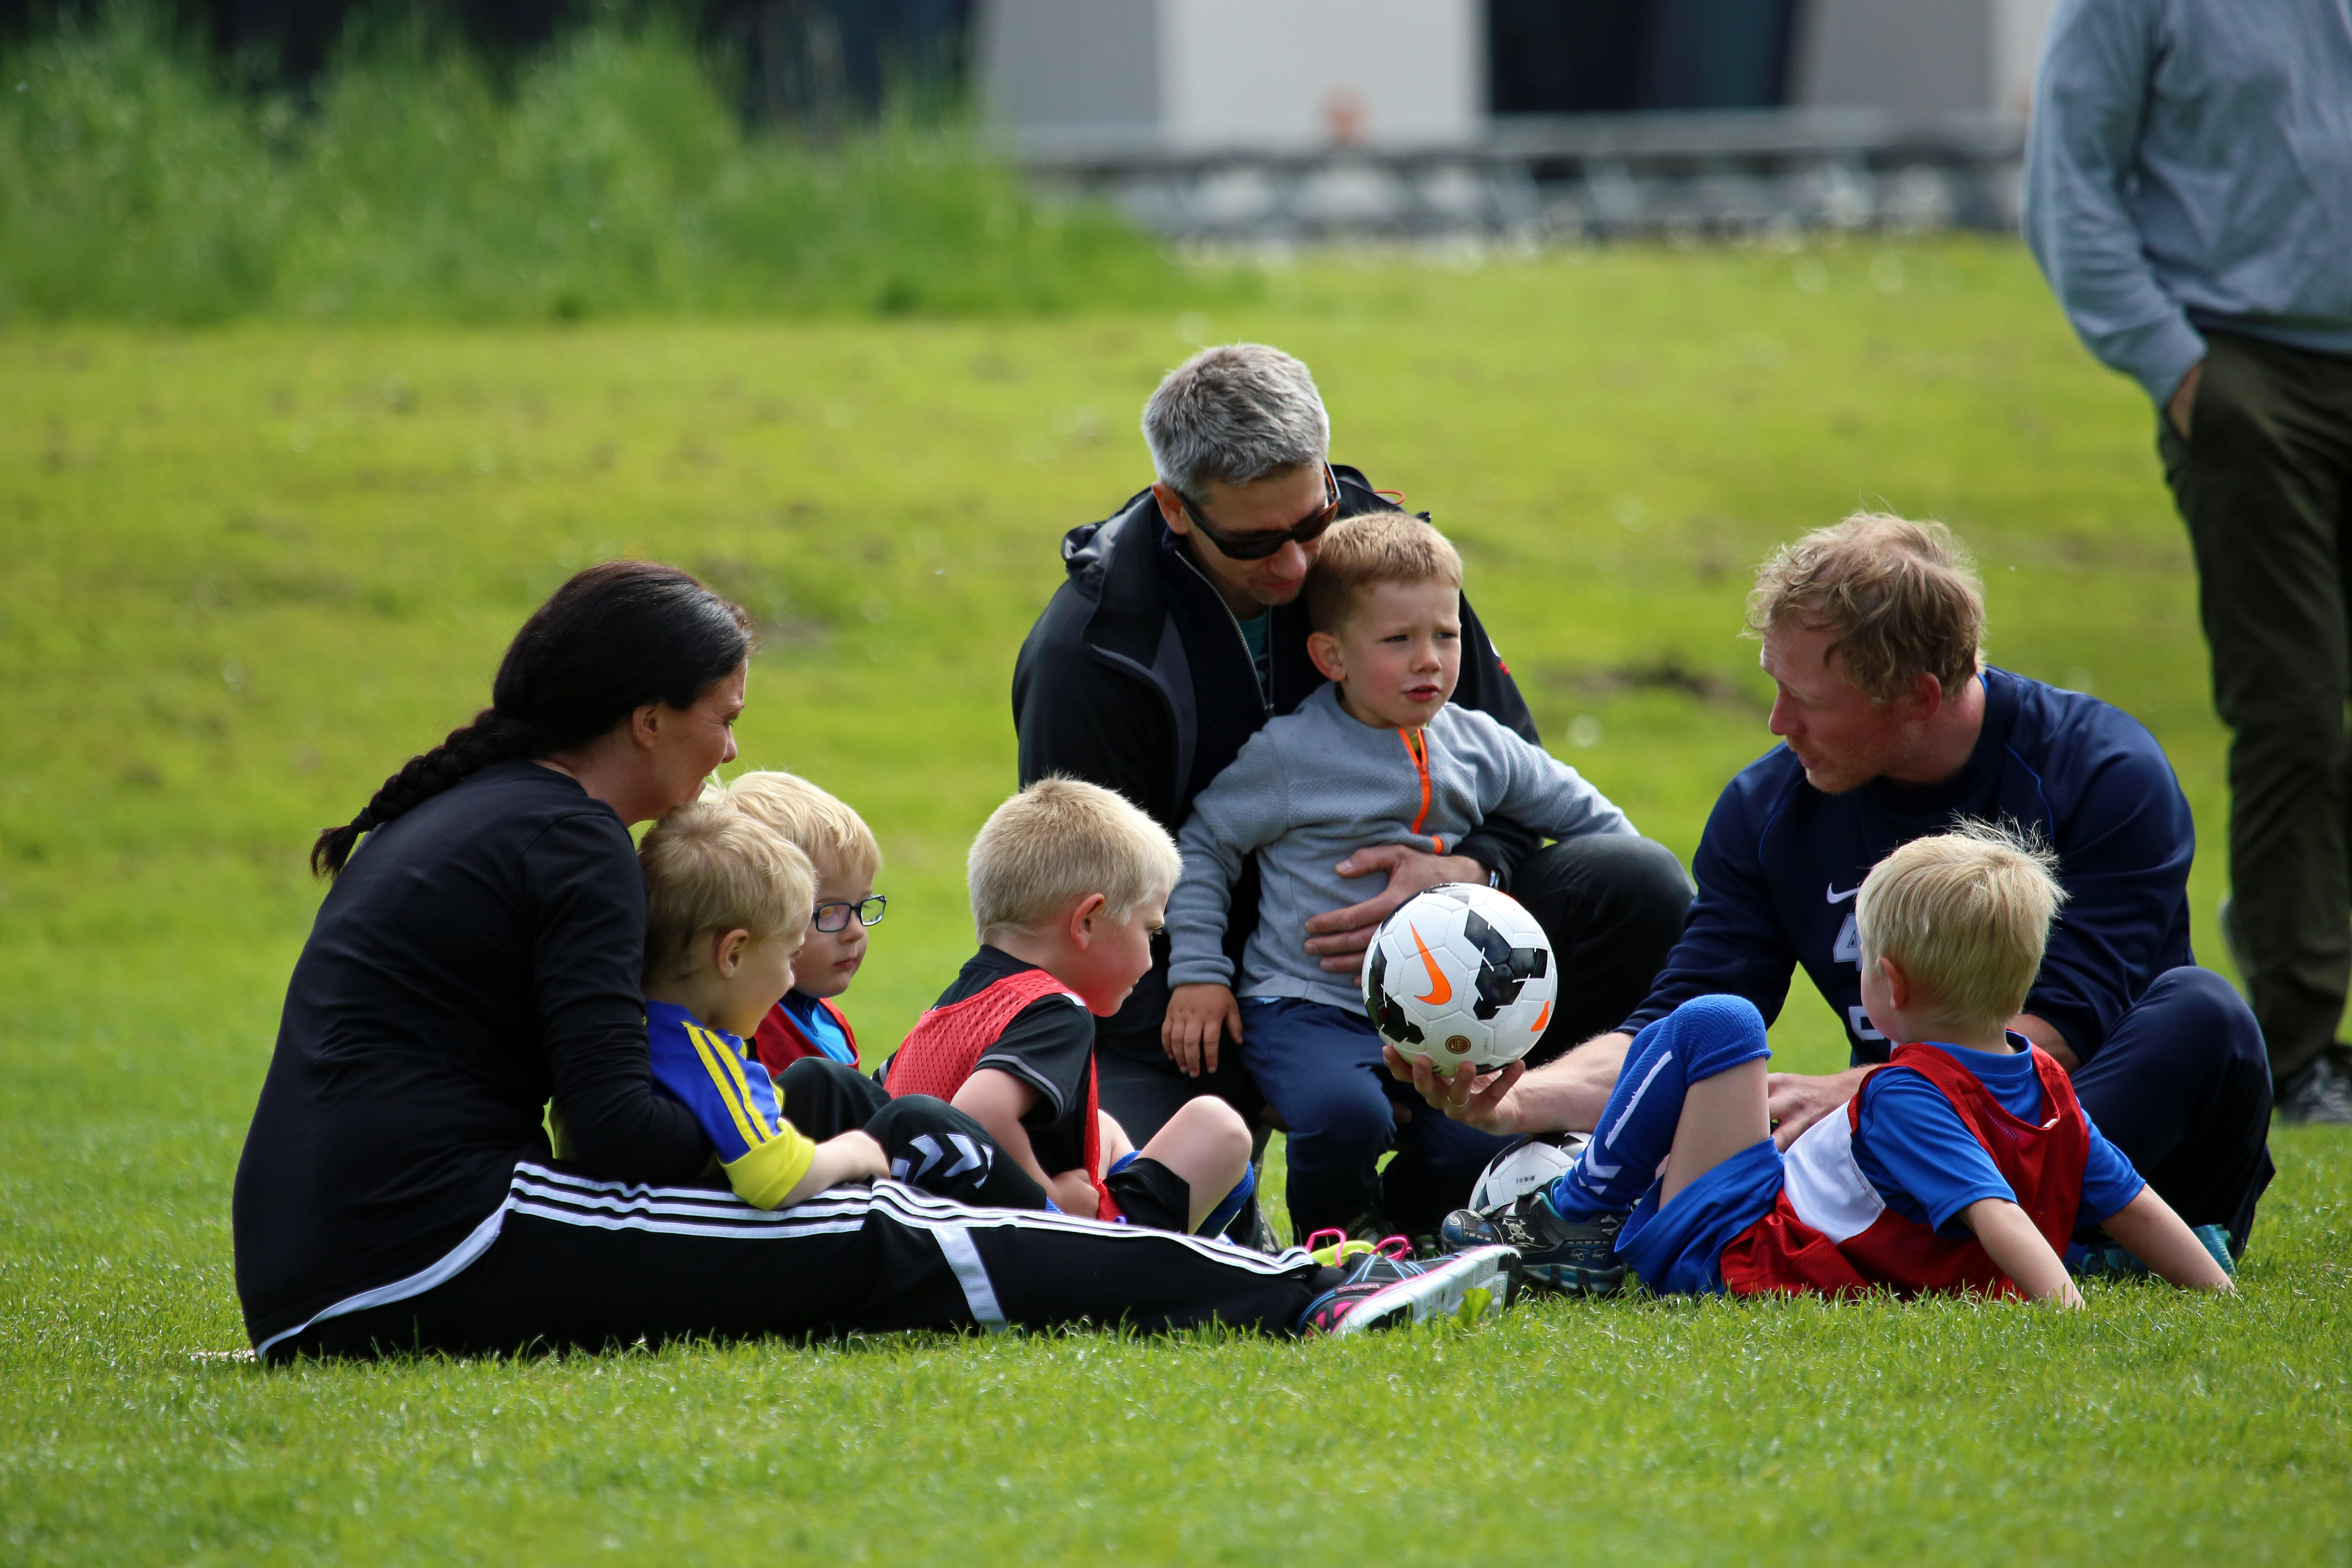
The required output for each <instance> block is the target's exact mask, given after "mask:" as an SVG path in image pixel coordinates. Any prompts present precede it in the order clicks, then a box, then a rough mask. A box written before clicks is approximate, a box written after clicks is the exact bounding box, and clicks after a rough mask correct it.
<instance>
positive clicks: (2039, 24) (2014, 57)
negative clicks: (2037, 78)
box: [1992, 0, 2057, 124]
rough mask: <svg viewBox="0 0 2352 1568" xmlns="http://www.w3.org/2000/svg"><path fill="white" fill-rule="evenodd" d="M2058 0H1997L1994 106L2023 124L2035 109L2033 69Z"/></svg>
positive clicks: (2040, 52)
mask: <svg viewBox="0 0 2352 1568" xmlns="http://www.w3.org/2000/svg"><path fill="white" fill-rule="evenodd" d="M2056 8H2057V0H1993V7H1992V49H1993V64H1992V85H1993V108H1994V109H1995V110H1997V111H1998V112H1999V113H2000V115H2001V116H2002V117H2003V118H2005V119H2009V120H2014V121H2018V122H2019V123H2020V124H2022V123H2023V122H2024V121H2026V120H2028V119H2029V118H2031V117H2032V112H2033V73H2034V69H2035V68H2036V67H2038V66H2039V65H2040V64H2041V63H2042V39H2043V38H2044V37H2046V36H2047V35H2048V34H2049V31H2050V14H2051V12H2053V10H2055V9H2056Z"/></svg>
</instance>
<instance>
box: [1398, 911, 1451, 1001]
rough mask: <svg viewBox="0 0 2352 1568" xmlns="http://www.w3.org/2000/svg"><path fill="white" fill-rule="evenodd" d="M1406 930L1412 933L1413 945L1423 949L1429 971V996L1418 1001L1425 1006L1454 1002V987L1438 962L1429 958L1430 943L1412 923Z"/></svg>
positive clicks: (1407, 925)
mask: <svg viewBox="0 0 2352 1568" xmlns="http://www.w3.org/2000/svg"><path fill="white" fill-rule="evenodd" d="M1404 929H1405V930H1407V931H1412V945H1413V946H1415V947H1417V948H1419V949H1421V962H1422V966H1423V968H1425V969H1427V970H1428V971H1429V994H1428V995H1426V996H1423V997H1420V998H1418V1000H1419V1001H1420V1002H1421V1004H1422V1005H1423V1006H1428V1007H1443V1006H1444V1005H1446V1004H1447V1003H1448V1002H1451V1001H1453V1000H1454V987H1453V985H1452V984H1450V983H1449V982H1448V981H1447V980H1446V978H1445V976H1444V973H1442V972H1441V971H1440V970H1439V969H1438V967H1437V960H1435V959H1433V958H1432V957H1430V956H1429V943H1427V942H1423V941H1422V940H1421V932H1420V931H1414V930H1413V926H1412V921H1406V922H1405V928H1404Z"/></svg>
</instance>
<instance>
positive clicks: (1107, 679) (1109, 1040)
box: [1013, 464, 1542, 1058]
mask: <svg viewBox="0 0 2352 1568" xmlns="http://www.w3.org/2000/svg"><path fill="white" fill-rule="evenodd" d="M1331 471H1332V472H1333V473H1334V474H1335V475H1336V476H1338V478H1339V496H1340V503H1339V510H1340V515H1342V516H1344V517H1353V516H1355V515H1357V514H1358V513H1360V512H1367V511H1379V510H1394V508H1393V506H1392V505H1391V502H1390V501H1388V500H1386V499H1385V498H1383V497H1381V496H1380V495H1378V494H1376V493H1375V492H1374V491H1373V489H1372V488H1371V485H1370V481H1369V480H1367V479H1365V478H1364V476H1363V475H1362V474H1361V473H1360V472H1359V471H1358V470H1356V469H1354V468H1348V467H1345V466H1343V465H1339V464H1334V465H1333V466H1332V470H1331ZM1062 561H1063V564H1064V566H1065V568H1066V570H1067V572H1068V574H1069V575H1068V577H1067V578H1066V580H1065V581H1064V582H1063V584H1062V585H1061V586H1060V587H1059V588H1056V589H1055V591H1054V597H1053V599H1052V601H1051V602H1049V603H1048V604H1047V605H1046V606H1045V614H1043V615H1041V616H1038V617H1037V624H1036V625H1035V626H1032V627H1031V628H1030V630H1029V637H1028V639H1027V640H1026V641H1024V643H1023V644H1022V645H1021V657H1020V658H1019V659H1018V660H1016V661H1015V662H1014V664H1013V724H1014V726H1015V728H1016V729H1017V730H1018V731H1019V734H1020V741H1021V782H1022V784H1024V785H1026V784H1033V783H1034V782H1035V781H1036V780H1038V779H1041V778H1043V777H1045V775H1046V774H1048V773H1060V774H1064V775H1066V776H1068V777H1071V778H1080V779H1085V780H1087V782H1089V783H1091V784H1101V785H1103V786H1104V787H1105V788H1108V789H1115V790H1117V791H1118V793H1119V794H1121V795H1125V796H1126V797H1127V798H1128V799H1129V800H1131V801H1133V802H1134V803H1135V804H1136V805H1139V806H1141V807H1142V808H1143V809H1144V810H1145V811H1147V812H1149V813H1150V814H1151V816H1152V817H1153V818H1154V819H1155V820H1156V821H1158V822H1159V823H1160V825H1161V826H1164V827H1166V828H1167V829H1168V831H1169V832H1170V833H1171V834H1173V833H1174V832H1175V831H1176V830H1177V829H1178V828H1180V827H1181V826H1183V823H1184V819H1185V817H1187V816H1190V815H1191V814H1192V797H1193V796H1194V795H1198V794H1199V793H1200V792H1201V791H1202V789H1204V788H1206V787H1207V786H1208V783H1209V781H1210V780H1211V779H1213V778H1215V777H1216V776H1217V774H1218V773H1220V772H1222V771H1223V769H1224V766H1225V764H1226V763H1230V762H1232V761H1233V760H1234V757H1236V756H1237V755H1239V754H1240V752H1241V749H1242V746H1243V744H1244V742H1246V741H1248V739H1249V738H1250V737H1251V736H1252V735H1254V734H1255V733H1257V731H1258V730H1259V728H1260V727H1261V726H1263V725H1264V724H1265V721H1267V720H1268V719H1271V718H1273V717H1275V716H1276V714H1279V713H1287V712H1289V711H1290V710H1292V709H1294V708H1296V707H1297V706H1298V704H1299V703H1300V702H1301V701H1303V700H1305V699H1306V698H1307V696H1308V695H1309V694H1310V693H1311V692H1313V691H1314V689H1316V688H1317V687H1318V686H1321V685H1322V684H1323V683H1324V682H1323V677H1322V676H1321V675H1320V674H1318V672H1317V670H1316V668H1315V666H1314V664H1313V662H1312V661H1310V660H1309V659H1308V658H1307V629H1308V628H1307V606H1306V605H1305V603H1304V602H1303V601H1300V600H1293V601H1292V602H1291V603H1289V604H1287V605H1276V606H1275V609H1274V619H1273V622H1272V624H1271V630H1270V633H1269V636H1268V641H1267V651H1268V655H1269V662H1270V663H1271V665H1272V667H1273V668H1272V675H1271V685H1272V687H1273V693H1272V696H1271V699H1270V700H1269V699H1268V698H1266V697H1265V696H1264V695H1262V694H1261V693H1260V691H1259V689H1258V684H1257V671H1256V668H1255V664H1254V663H1253V661H1252V660H1251V658H1250V655H1249V647H1248V645H1247V644H1246V643H1245V642H1244V641H1243V639H1242V633H1241V626H1240V625H1239V623H1237V622H1236V621H1235V620H1234V615H1233V612H1232V611H1231V610H1229V609H1227V608H1226V607H1225V603H1224V601H1223V599H1221V598H1219V597H1218V595H1217V592H1216V590H1215V589H1214V588H1213V587H1212V586H1211V585H1210V583H1209V579H1208V578H1207V576H1206V575H1204V574H1202V571H1201V569H1200V568H1199V567H1198V566H1197V565H1195V564H1194V563H1193V562H1192V557H1191V555H1190V553H1189V552H1188V550H1187V547H1186V545H1185V543H1184V542H1183V541H1182V540H1181V539H1180V538H1179V537H1178V536H1177V535H1176V534H1175V533H1173V532H1172V531H1170V529H1169V527H1168V525H1167V524H1166V523H1165V522H1164V521H1161V519H1160V506H1159V503H1158V502H1157V501H1156V500H1153V498H1152V493H1151V491H1150V489H1144V490H1143V491H1141V492H1140V493H1139V494H1138V495H1135V496H1133V497H1131V498H1130V499H1129V500H1128V502H1127V504H1126V505H1124V506H1122V507H1121V508H1120V509H1119V510H1118V512H1117V513H1115V514H1114V515H1113V516H1111V517H1109V518H1108V519H1106V520H1105V521H1101V522H1090V523H1087V524H1085V525H1083V526H1081V527H1078V528H1074V529H1072V530H1070V531H1069V532H1068V533H1067V534H1066V535H1064V536H1063V539H1062ZM1462 632H1463V637H1464V643H1463V650H1462V678H1461V681H1460V683H1459V684H1458V685H1457V686H1456V687H1455V688H1454V701H1455V702H1457V703H1459V704H1461V705H1462V706H1463V707H1465V708H1476V709H1480V710H1484V711H1486V712H1487V713H1491V714H1493V715H1494V716H1495V718H1496V719H1497V720H1498V721H1501V722H1502V723H1503V724H1505V725H1507V727H1509V728H1510V729H1512V730H1514V731H1517V732H1518V733H1519V734H1521V735H1523V736H1525V737H1526V738H1527V739H1528V740H1529V741H1531V742H1532V741H1535V740H1536V739H1537V736H1536V726H1535V720H1534V718H1533V717H1532V716H1531V715H1530V714H1529V713H1528V705H1527V702H1526V700H1524V699H1523V698H1521V697H1520V695H1519V689H1518V685H1517V682H1515V681H1514V680H1512V679H1511V673H1510V671H1509V670H1508V669H1507V668H1504V665H1503V661H1502V659H1501V658H1499V657H1497V655H1496V652H1495V645H1494V644H1493V643H1492V642H1491V641H1490V640H1488V638H1487V636H1486V627H1485V626H1481V625H1480V624H1479V621H1478V617H1477V616H1476V615H1475V613H1474V612H1473V611H1472V610H1471V608H1470V602H1469V600H1468V599H1467V598H1465V599H1464V600H1463V602H1462ZM1541 843H1542V839H1541V838H1540V837H1538V835H1537V834H1535V833H1533V832H1531V831H1529V830H1528V829H1527V828H1525V827H1522V826H1519V825H1518V824H1517V823H1515V822H1507V821H1504V820H1502V819H1500V818H1490V819H1489V820H1488V821H1486V823H1484V824H1482V825H1481V826H1480V827H1479V828H1478V830H1477V831H1476V832H1475V833H1473V834H1471V835H1469V836H1468V837H1465V838H1464V839H1463V841H1462V843H1461V844H1460V845H1459V846H1458V847H1456V849H1455V853H1457V854H1462V855H1467V856H1469V857H1470V858H1473V859H1475V860H1476V861H1478V862H1479V863H1480V864H1481V865H1483V866H1486V867H1488V868H1492V869H1493V870H1494V871H1495V872H1496V874H1497V875H1498V876H1499V877H1500V878H1501V879H1502V881H1503V884H1504V885H1505V886H1506V887H1507V886H1508V885H1509V884H1510V879H1511V872H1512V869H1513V868H1515V867H1516V866H1517V864H1518V862H1519V861H1520V860H1521V859H1522V858H1525V857H1526V856H1528V854H1530V853H1532V852H1533V851H1534V850H1535V849H1537V848H1538V847H1539V846H1540V845H1541ZM1256 881H1257V878H1256V870H1255V867H1253V868H1251V869H1250V871H1249V873H1248V874H1247V875H1246V876H1245V878H1244V881H1243V884H1242V885H1241V886H1240V887H1237V888H1236V889H1234V904H1233V907H1234V909H1235V910H1255V908H1256V907H1257V886H1256ZM1374 890H1376V889H1369V888H1368V889H1367V891H1366V897H1370V896H1371V893H1372V891H1374ZM1248 936H1249V923H1248V922H1246V921H1238V920H1237V921H1234V922H1233V925H1232V928H1231V930H1229V931H1228V932H1227V941H1228V942H1229V943H1230V944H1232V945H1233V946H1234V950H1235V952H1239V946H1240V943H1241V942H1244V941H1246V940H1247V939H1248ZM1153 959H1154V962H1153V964H1152V970H1151V973H1150V974H1148V975H1146V976H1145V977H1144V978H1143V980H1142V982H1141V983H1139V984H1138V985H1137V986H1136V988H1135V992H1134V994H1132V995H1130V996H1129V998H1128V999H1127V1004H1126V1005H1124V1006H1122V1007H1121V1008H1120V1009H1119V1011H1118V1016H1117V1017H1115V1018H1110V1019H1106V1020H1104V1022H1103V1024H1102V1025H1101V1026H1100V1030H1099V1034H1100V1037H1101V1039H1102V1040H1103V1042H1104V1043H1106V1044H1109V1045H1112V1046H1114V1047H1121V1048H1127V1049H1130V1050H1132V1051H1134V1052H1136V1053H1137V1054H1139V1055H1146V1056H1150V1057H1154V1058H1156V1057H1158V1056H1159V1055H1160V1043H1159V1042H1160V1018H1161V1016H1162V1015H1164V1014H1165V1013H1166V1012H1167V1009H1168V954H1167V950H1166V945H1165V942H1155V943H1154V945H1153Z"/></svg>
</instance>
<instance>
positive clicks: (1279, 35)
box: [1160, 0, 1486, 150]
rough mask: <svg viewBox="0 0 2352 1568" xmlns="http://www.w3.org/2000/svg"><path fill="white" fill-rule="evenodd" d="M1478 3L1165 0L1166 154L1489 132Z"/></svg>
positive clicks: (1427, 140)
mask: <svg viewBox="0 0 2352 1568" xmlns="http://www.w3.org/2000/svg"><path fill="white" fill-rule="evenodd" d="M1485 40H1486V20H1485V6H1484V5H1481V4H1480V3H1479V0H1160V59H1161V61H1162V62H1163V65H1162V76H1161V81H1162V83H1163V85H1164V91H1165V97H1164V98H1163V100H1162V101H1163V103H1164V104H1165V105H1166V111H1165V120H1164V121H1163V123H1164V124H1165V126H1166V129H1167V134H1168V138H1169V141H1170V142H1171V144H1172V145H1174V146H1178V147H1186V148H1207V147H1223V146H1236V145H1238V146H1248V147H1269V148H1282V149H1300V150H1305V149H1310V148H1318V147H1328V146H1330V145H1333V144H1334V143H1340V144H1346V143H1358V144H1361V145H1365V146H1388V147H1393V146H1426V145H1429V144H1432V143H1460V142H1468V141H1471V140H1473V139H1475V137H1477V136H1479V135H1480V134H1481V133H1483V132H1484V131H1485V129H1486V60H1485V58H1484V56H1485Z"/></svg>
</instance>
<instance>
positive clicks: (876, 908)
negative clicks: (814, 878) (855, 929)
mask: <svg viewBox="0 0 2352 1568" xmlns="http://www.w3.org/2000/svg"><path fill="white" fill-rule="evenodd" d="M889 907H890V900H888V899H887V898H885V897H884V896H883V895H881V894H880V893H877V894H875V895H874V896H873V897H872V898H869V899H861V900H858V901H857V902H856V903H854V904H819V905H818V906H817V907H816V929H817V930H819V931H843V930H845V929H847V927H848V925H849V917H850V916H851V915H856V917H857V923H858V924H859V925H862V926H878V925H880V924H881V923H882V911H883V910H887V909H888V908H889Z"/></svg>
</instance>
